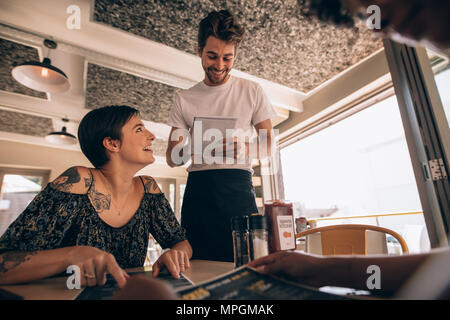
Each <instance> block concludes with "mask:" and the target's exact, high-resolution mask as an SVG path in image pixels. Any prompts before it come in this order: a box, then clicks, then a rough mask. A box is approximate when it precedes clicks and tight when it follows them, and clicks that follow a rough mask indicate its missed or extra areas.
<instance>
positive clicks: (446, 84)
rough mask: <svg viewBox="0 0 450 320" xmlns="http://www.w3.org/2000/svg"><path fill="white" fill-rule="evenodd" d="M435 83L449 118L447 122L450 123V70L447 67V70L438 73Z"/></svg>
mask: <svg viewBox="0 0 450 320" xmlns="http://www.w3.org/2000/svg"><path fill="white" fill-rule="evenodd" d="M435 81H436V86H437V88H438V91H439V95H440V97H441V100H442V105H443V107H444V111H445V115H446V117H447V122H448V123H450V90H449V88H450V68H449V67H447V68H446V69H445V70H443V71H441V72H439V73H437V74H436V75H435Z"/></svg>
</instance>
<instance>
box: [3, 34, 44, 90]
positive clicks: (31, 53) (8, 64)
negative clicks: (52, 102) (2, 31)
mask: <svg viewBox="0 0 450 320" xmlns="http://www.w3.org/2000/svg"><path fill="white" fill-rule="evenodd" d="M0 57H1V59H0V90H3V91H8V92H14V93H20V94H24V95H27V96H32V97H37V98H42V99H47V95H46V94H45V93H44V92H40V91H35V90H33V89H29V88H27V87H25V86H23V85H22V84H20V83H19V82H17V81H16V80H15V79H14V78H13V77H12V75H11V71H12V69H13V68H14V67H15V66H17V65H18V64H21V63H24V62H27V61H39V55H38V52H37V50H36V49H35V48H31V47H28V46H24V45H22V44H19V43H16V42H12V41H8V40H5V39H1V38H0Z"/></svg>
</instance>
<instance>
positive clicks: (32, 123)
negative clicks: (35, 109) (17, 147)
mask: <svg viewBox="0 0 450 320" xmlns="http://www.w3.org/2000/svg"><path fill="white" fill-rule="evenodd" d="M0 131H5V132H12V133H20V134H25V135H29V136H35V137H45V136H46V135H47V134H48V133H49V132H51V131H53V123H52V119H50V118H44V117H38V116H33V115H29V114H24V113H19V112H11V111H6V110H0Z"/></svg>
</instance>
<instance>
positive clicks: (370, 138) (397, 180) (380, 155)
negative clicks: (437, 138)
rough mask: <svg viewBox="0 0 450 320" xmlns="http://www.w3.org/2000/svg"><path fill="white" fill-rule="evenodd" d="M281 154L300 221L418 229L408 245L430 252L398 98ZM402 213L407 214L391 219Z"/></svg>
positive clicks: (286, 184) (289, 193)
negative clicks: (319, 220) (304, 218)
mask: <svg viewBox="0 0 450 320" xmlns="http://www.w3.org/2000/svg"><path fill="white" fill-rule="evenodd" d="M280 153H281V165H282V172H283V181H284V187H285V197H286V199H288V200H291V201H293V202H294V209H295V215H296V216H305V217H307V218H308V219H317V218H329V219H330V220H323V221H321V222H322V224H321V225H329V224H340V223H358V224H374V225H379V226H382V227H386V228H389V229H392V230H395V231H397V232H399V233H400V234H402V235H406V234H407V233H408V230H410V229H412V228H415V226H417V228H416V229H414V230H415V231H417V229H420V232H419V233H417V232H416V234H415V236H414V237H415V238H414V239H413V240H411V241H409V242H408V240H407V243H408V245H409V244H410V243H411V248H410V251H412V252H414V251H423V250H429V242H428V234H427V230H426V227H425V221H424V219H423V215H422V214H421V211H422V207H421V204H420V199H419V193H418V190H417V187H416V183H415V178H414V173H413V169H412V165H411V159H410V156H409V152H408V147H407V144H406V138H405V134H404V131H403V126H402V121H401V117H400V112H399V109H398V105H397V100H396V97H395V96H392V97H390V98H388V99H385V100H383V101H381V102H378V103H376V104H374V105H372V106H371V107H369V108H366V109H364V110H362V111H360V112H358V113H356V114H354V115H352V116H350V117H348V118H346V119H344V120H342V121H339V122H337V123H335V124H333V125H331V126H329V127H327V128H326V129H323V130H321V131H319V132H317V133H315V134H312V135H309V136H307V137H306V138H303V139H301V140H299V141H298V142H296V143H293V144H291V145H289V146H287V147H285V148H283V149H282V150H281V151H280ZM399 213H401V214H405V213H408V215H406V214H405V215H398V216H397V215H395V216H392V215H393V214H399ZM410 213H413V214H414V215H411V214H410ZM386 215H389V216H386ZM356 216H366V217H365V218H364V219H363V218H354V217H356ZM367 216H370V217H367ZM387 217H390V218H387ZM394 217H395V218H394ZM412 217H414V218H412ZM334 218H339V219H336V220H334ZM321 225H318V226H321ZM422 234H424V235H425V236H424V237H422ZM422 238H424V239H425V240H421V239H422ZM405 240H406V239H405Z"/></svg>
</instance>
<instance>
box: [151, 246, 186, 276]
mask: <svg viewBox="0 0 450 320" xmlns="http://www.w3.org/2000/svg"><path fill="white" fill-rule="evenodd" d="M163 267H166V268H167V270H168V271H169V273H170V274H171V275H172V276H173V277H174V278H176V279H179V278H180V272H185V271H186V270H187V269H189V268H190V267H191V265H190V263H189V256H188V255H187V254H186V252H185V251H183V250H177V249H171V250H168V251H166V252H164V253H163V254H162V255H161V256H160V257H159V259H158V260H157V261H156V262H155V263H154V264H153V277H157V276H158V274H159V272H160V271H161V269H162V268H163Z"/></svg>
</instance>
